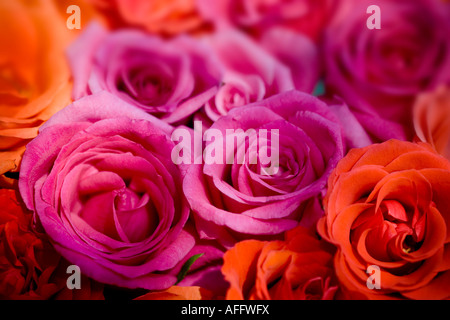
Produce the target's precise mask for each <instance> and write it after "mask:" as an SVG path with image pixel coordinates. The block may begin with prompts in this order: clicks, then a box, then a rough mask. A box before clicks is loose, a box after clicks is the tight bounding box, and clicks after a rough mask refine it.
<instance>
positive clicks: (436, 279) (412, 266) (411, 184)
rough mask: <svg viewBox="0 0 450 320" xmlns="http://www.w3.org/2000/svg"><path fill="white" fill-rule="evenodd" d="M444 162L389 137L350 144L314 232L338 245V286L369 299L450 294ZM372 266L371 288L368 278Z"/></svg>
mask: <svg viewBox="0 0 450 320" xmlns="http://www.w3.org/2000/svg"><path fill="white" fill-rule="evenodd" d="M449 193H450V162H449V161H448V160H447V159H445V158H443V157H442V156H440V155H439V154H437V153H436V152H435V151H434V150H433V149H432V148H431V147H430V146H429V145H427V144H424V143H419V144H415V143H411V142H403V141H398V140H389V141H387V142H384V143H382V144H375V145H371V146H368V147H365V148H361V149H353V150H351V151H350V152H349V153H348V155H347V156H346V157H344V158H343V159H342V160H341V161H340V162H339V164H338V166H337V167H336V169H335V170H334V171H333V173H332V174H331V176H330V179H329V189H328V193H327V195H326V197H325V199H324V206H325V216H324V217H323V218H321V220H319V223H318V231H319V233H320V234H321V235H322V236H323V237H324V238H325V239H327V240H328V241H330V242H331V243H333V244H334V245H336V246H337V248H338V251H337V253H336V256H335V261H334V265H335V268H336V274H337V276H338V279H339V281H340V283H341V284H342V287H343V288H345V289H346V290H351V291H358V292H361V293H362V294H364V295H365V296H367V298H369V299H390V298H394V299H395V298H410V299H448V298H449V297H450V264H449V261H450V259H449V258H450V246H449V243H450V200H449V197H448V195H449ZM369 266H376V267H378V268H379V273H377V276H375V275H373V276H374V278H373V279H370V281H376V279H377V277H378V276H379V278H378V279H379V283H378V287H373V286H375V285H376V284H377V283H375V284H373V283H372V284H371V285H373V286H371V285H368V283H369V282H368V281H369V274H368V272H369V271H370V272H373V270H372V271H371V270H370V269H369Z"/></svg>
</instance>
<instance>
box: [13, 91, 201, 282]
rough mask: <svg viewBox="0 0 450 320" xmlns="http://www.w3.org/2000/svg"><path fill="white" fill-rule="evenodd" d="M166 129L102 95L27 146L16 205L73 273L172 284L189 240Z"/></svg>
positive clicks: (62, 115) (67, 111)
mask: <svg viewBox="0 0 450 320" xmlns="http://www.w3.org/2000/svg"><path fill="white" fill-rule="evenodd" d="M170 130H171V127H170V126H169V125H167V124H166V123H164V122H162V121H160V120H158V119H156V118H154V117H153V116H151V115H148V114H147V113H145V112H143V111H142V110H140V109H137V108H134V107H133V106H131V105H128V104H126V103H125V102H123V101H122V100H121V99H119V98H117V97H115V96H113V95H111V94H109V93H107V92H102V93H99V94H95V95H91V96H87V97H85V98H82V99H80V100H77V101H75V102H74V103H73V104H71V105H69V106H68V107H66V108H64V109H63V110H61V111H60V112H58V113H57V114H55V115H54V116H53V117H52V118H51V119H50V120H49V121H47V122H46V124H45V125H44V126H43V127H42V130H41V131H40V133H39V135H38V136H37V137H36V138H35V139H34V140H33V141H32V142H30V143H29V144H28V145H27V150H26V151H25V154H24V157H23V160H22V164H21V171H20V180H19V188H20V192H21V194H22V197H23V199H24V202H25V204H26V206H27V207H28V208H29V209H30V210H33V211H34V213H35V214H36V216H37V217H36V218H38V219H39V221H40V223H41V224H42V226H43V227H44V229H45V231H46V233H47V234H48V235H49V237H50V238H51V240H52V242H53V243H54V246H55V249H56V250H57V251H58V252H59V253H61V254H62V256H63V257H65V258H66V259H67V260H68V261H69V262H70V263H73V264H76V265H78V266H79V267H80V269H81V272H82V273H83V274H85V275H87V276H89V277H91V278H93V279H95V280H97V281H99V282H104V283H108V284H113V285H117V286H122V287H129V288H135V287H140V288H145V289H148V290H163V289H167V288H169V287H170V286H172V285H173V284H174V283H175V282H176V280H177V278H176V276H177V271H178V270H179V269H180V268H181V266H182V260H183V259H184V258H185V257H186V254H187V253H188V252H189V251H190V250H191V248H192V247H193V246H194V243H195V240H194V237H193V235H191V233H190V232H189V231H188V230H187V226H186V222H187V219H188V216H189V207H188V205H187V202H186V200H185V198H184V197H183V193H182V190H181V182H182V168H181V167H179V166H176V165H175V164H173V163H172V161H171V150H172V148H173V146H174V144H173V142H172V141H171V140H170V137H169V136H167V133H168V132H170ZM177 268H178V269H177Z"/></svg>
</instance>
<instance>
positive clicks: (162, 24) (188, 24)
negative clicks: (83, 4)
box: [87, 0, 209, 36]
mask: <svg viewBox="0 0 450 320" xmlns="http://www.w3.org/2000/svg"><path fill="white" fill-rule="evenodd" d="M87 1H89V2H91V3H92V4H93V5H94V6H95V7H96V8H97V9H98V10H99V12H101V13H102V14H103V16H104V18H105V19H106V20H107V21H108V24H109V25H110V26H111V27H113V28H119V27H126V26H132V27H140V28H144V29H146V30H147V31H150V32H152V33H160V34H163V35H168V36H171V35H176V34H179V33H187V32H189V33H199V32H202V31H206V30H208V29H209V26H208V25H207V24H206V23H205V21H203V18H202V17H201V16H200V15H199V13H198V10H197V8H196V4H195V0H87Z"/></svg>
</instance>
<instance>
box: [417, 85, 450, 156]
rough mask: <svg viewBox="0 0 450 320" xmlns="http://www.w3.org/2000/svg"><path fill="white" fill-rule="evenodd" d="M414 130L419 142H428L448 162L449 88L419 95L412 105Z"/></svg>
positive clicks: (449, 134) (449, 147) (449, 150)
mask: <svg viewBox="0 0 450 320" xmlns="http://www.w3.org/2000/svg"><path fill="white" fill-rule="evenodd" d="M414 129H415V131H416V136H417V138H418V139H419V140H420V141H423V142H428V143H429V144H431V145H432V146H433V147H434V148H435V149H436V151H437V152H439V153H440V154H442V155H443V156H444V157H446V158H447V159H449V160H450V87H445V86H442V87H439V88H438V89H436V90H435V91H433V92H427V93H423V94H421V95H419V97H418V98H417V100H416V103H415V105H414Z"/></svg>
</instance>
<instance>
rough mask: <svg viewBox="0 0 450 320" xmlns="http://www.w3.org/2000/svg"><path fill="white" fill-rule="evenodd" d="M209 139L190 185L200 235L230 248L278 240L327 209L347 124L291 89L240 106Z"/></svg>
mask: <svg viewBox="0 0 450 320" xmlns="http://www.w3.org/2000/svg"><path fill="white" fill-rule="evenodd" d="M204 138H205V141H206V146H205V148H204V153H203V155H204V157H203V158H204V161H201V162H202V164H192V165H191V166H190V167H189V169H188V173H187V175H186V178H185V179H184V183H183V189H184V192H185V194H186V197H187V199H188V201H189V203H190V205H191V208H192V210H193V213H194V218H195V222H196V227H197V230H198V232H199V234H200V237H201V238H205V239H217V240H218V241H219V242H221V243H222V244H224V245H225V246H228V247H229V246H231V245H233V244H234V243H235V242H236V241H239V240H243V239H246V238H249V237H251V238H260V237H262V238H264V239H267V238H271V239H273V238H274V237H277V236H280V235H281V234H282V233H283V232H284V231H286V230H289V229H292V228H294V227H295V226H297V224H298V223H299V222H300V223H302V224H304V225H310V224H313V223H315V221H317V219H318V218H319V217H320V216H321V215H322V214H323V212H322V210H321V207H320V195H321V194H322V193H323V192H324V191H325V186H326V182H327V179H328V175H329V173H330V172H331V170H332V169H333V168H334V167H335V165H336V163H337V162H338V160H339V159H341V158H342V156H343V148H344V146H343V138H342V136H341V126H340V123H339V122H338V120H337V118H336V117H335V115H334V114H333V113H332V111H331V110H330V109H329V108H328V106H327V105H326V104H325V103H323V102H322V101H320V100H319V99H317V98H316V97H313V96H311V95H308V94H305V93H302V92H299V91H289V92H285V93H281V94H278V95H274V96H272V97H270V98H268V99H265V100H262V101H260V102H256V103H254V104H250V105H246V106H243V107H237V108H233V109H232V110H231V111H230V112H229V113H228V115H226V116H223V117H221V118H220V119H219V120H217V121H216V122H215V123H214V124H213V125H212V126H211V128H210V129H209V131H208V133H207V132H205V136H204ZM194 143H195V142H194ZM183 152H184V150H183ZM194 157H196V156H195V154H194ZM198 160H199V159H195V161H196V163H198ZM200 160H201V159H200Z"/></svg>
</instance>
